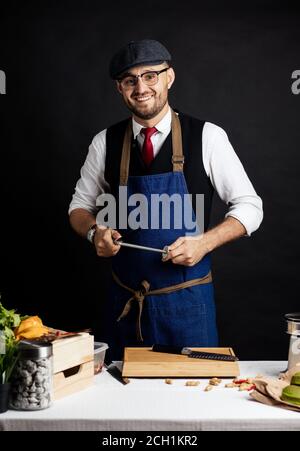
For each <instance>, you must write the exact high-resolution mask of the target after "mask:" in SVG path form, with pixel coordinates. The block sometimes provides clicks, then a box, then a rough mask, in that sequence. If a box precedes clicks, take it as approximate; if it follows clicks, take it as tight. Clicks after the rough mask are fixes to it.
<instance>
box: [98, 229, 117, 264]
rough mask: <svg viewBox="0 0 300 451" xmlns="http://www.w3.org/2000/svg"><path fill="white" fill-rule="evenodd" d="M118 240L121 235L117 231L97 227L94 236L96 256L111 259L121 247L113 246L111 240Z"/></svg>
mask: <svg viewBox="0 0 300 451" xmlns="http://www.w3.org/2000/svg"><path fill="white" fill-rule="evenodd" d="M119 238H121V235H120V233H119V232H118V231H117V230H113V229H109V228H107V227H105V228H104V227H102V226H98V227H97V230H96V233H95V236H94V244H95V248H96V252H97V255H98V256H99V257H113V256H114V255H116V254H117V253H118V252H119V250H120V248H121V246H120V245H118V244H114V242H113V239H114V240H117V239H119Z"/></svg>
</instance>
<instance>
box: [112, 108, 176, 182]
mask: <svg viewBox="0 0 300 451" xmlns="http://www.w3.org/2000/svg"><path fill="white" fill-rule="evenodd" d="M171 114H172V122H171V127H172V152H173V154H172V164H173V172H183V163H184V155H183V149H182V134H181V125H180V120H179V118H178V115H177V114H176V113H175V112H174V111H173V110H172V109H171ZM131 138H132V121H131V120H129V122H128V125H127V128H126V131H125V135H124V140H123V149H122V157H121V164H120V186H126V185H127V181H128V175H129V164H130V152H131Z"/></svg>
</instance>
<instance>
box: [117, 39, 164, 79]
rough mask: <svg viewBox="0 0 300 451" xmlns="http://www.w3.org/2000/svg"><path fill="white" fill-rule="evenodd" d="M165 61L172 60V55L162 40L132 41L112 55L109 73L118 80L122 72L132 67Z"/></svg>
mask: <svg viewBox="0 0 300 451" xmlns="http://www.w3.org/2000/svg"><path fill="white" fill-rule="evenodd" d="M164 61H171V55H170V53H169V52H168V50H167V49H166V48H165V47H164V46H163V45H162V44H161V43H160V42H158V41H154V40H153V39H143V40H141V41H131V42H129V44H127V45H125V47H122V48H121V49H120V50H119V51H118V52H117V53H116V54H115V55H114V56H113V57H112V59H111V61H110V65H109V74H110V77H111V78H113V79H114V80H116V79H117V78H118V76H119V75H120V74H122V73H123V72H125V71H126V70H128V69H130V68H131V67H134V66H140V65H151V64H161V63H163V62H164Z"/></svg>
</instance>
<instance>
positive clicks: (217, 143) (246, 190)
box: [203, 122, 263, 236]
mask: <svg viewBox="0 0 300 451" xmlns="http://www.w3.org/2000/svg"><path fill="white" fill-rule="evenodd" d="M203 164H204V167H205V171H206V173H207V175H208V176H209V178H210V180H211V183H212V185H213V187H214V188H215V190H216V191H217V193H218V195H219V197H220V198H221V199H222V200H223V201H224V202H225V203H226V204H227V205H229V209H228V211H227V213H226V215H225V217H228V216H232V217H234V218H235V219H237V220H238V221H240V222H241V224H243V226H244V227H245V229H246V232H247V235H248V236H250V235H251V234H252V233H253V232H255V231H256V230H257V229H258V228H259V226H260V224H261V222H262V220H263V202H262V199H261V198H260V197H259V196H258V195H257V193H256V191H255V189H254V187H253V185H252V183H251V181H250V179H249V177H248V175H247V174H246V171H245V169H244V167H243V165H242V163H241V161H240V160H239V158H238V156H237V155H236V153H235V151H234V149H233V147H232V145H231V143H230V141H229V139H228V136H227V134H226V132H225V131H224V130H223V129H222V128H221V127H218V126H217V125H215V124H212V123H209V122H206V123H205V126H204V129H203Z"/></svg>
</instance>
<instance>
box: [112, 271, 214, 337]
mask: <svg viewBox="0 0 300 451" xmlns="http://www.w3.org/2000/svg"><path fill="white" fill-rule="evenodd" d="M112 276H113V279H114V281H115V282H116V283H117V284H118V285H119V286H120V287H122V288H125V290H127V291H130V293H132V294H133V296H132V297H131V298H130V299H128V301H127V302H126V304H125V307H124V309H123V311H122V313H121V315H120V316H119V318H118V319H117V321H120V320H121V319H122V318H124V317H125V316H126V315H127V314H128V313H129V312H130V310H131V307H132V304H133V302H137V303H138V309H139V310H138V317H137V322H136V335H137V339H138V341H143V336H142V327H141V319H142V312H143V305H144V299H145V297H146V296H156V295H159V294H167V293H173V292H174V291H178V290H183V289H184V288H189V287H194V286H195V285H203V284H206V283H210V282H212V275H211V272H209V273H208V274H207V275H206V276H204V277H200V278H198V279H192V280H188V281H186V282H182V283H178V284H176V285H170V286H168V287H164V288H159V289H156V290H150V284H149V282H147V280H143V281H142V282H141V287H140V289H138V290H134V289H133V288H130V287H128V286H127V285H125V284H124V283H123V282H121V280H120V279H119V277H118V276H117V275H116V274H115V273H114V272H112Z"/></svg>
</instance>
